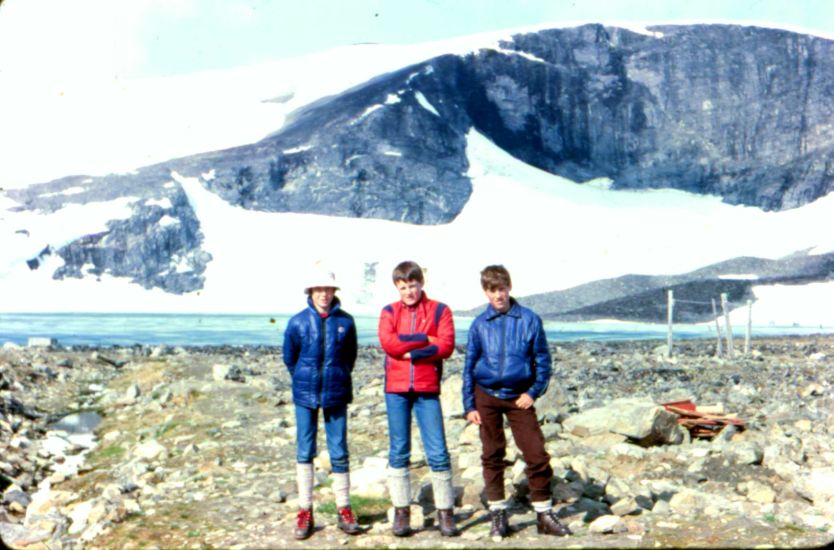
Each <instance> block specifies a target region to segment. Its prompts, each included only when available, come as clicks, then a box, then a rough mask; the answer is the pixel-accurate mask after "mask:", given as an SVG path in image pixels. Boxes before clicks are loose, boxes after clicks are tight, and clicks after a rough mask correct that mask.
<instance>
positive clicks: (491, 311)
mask: <svg viewBox="0 0 834 550" xmlns="http://www.w3.org/2000/svg"><path fill="white" fill-rule="evenodd" d="M486 314H487V320H488V321H491V320H493V319H495V318H496V317H500V316H501V315H509V316H510V317H517V318H520V317H521V306H520V305H519V304H518V302H516V301H515V298H513V297H512V296H510V309H508V310H507V311H506V312H505V313H500V312H499V311H498V310H497V309H495V308H494V307H492V304H487V309H486Z"/></svg>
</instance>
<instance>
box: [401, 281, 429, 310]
mask: <svg viewBox="0 0 834 550" xmlns="http://www.w3.org/2000/svg"><path fill="white" fill-rule="evenodd" d="M394 286H396V287H397V291H398V292H399V293H400V300H402V302H403V303H404V304H405V305H407V306H413V305H414V304H416V303H417V302H419V301H420V297H421V296H422V295H423V284H422V283H420V282H419V281H403V280H400V281H397V282H396V283H394Z"/></svg>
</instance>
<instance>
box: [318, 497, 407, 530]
mask: <svg viewBox="0 0 834 550" xmlns="http://www.w3.org/2000/svg"><path fill="white" fill-rule="evenodd" d="M390 505H391V503H390V501H389V500H388V499H386V498H368V497H360V496H351V497H350V507H351V508H352V509H353V513H354V514H356V519H357V521H359V522H361V523H369V522H372V521H375V520H378V519H379V518H381V517H383V516H385V513H386V511H387V510H388V508H389V506H390ZM316 513H318V514H324V515H327V514H332V515H336V503H335V502H333V501H330V502H325V503H322V504H319V505H318V506H316Z"/></svg>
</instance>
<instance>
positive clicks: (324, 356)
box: [319, 317, 327, 407]
mask: <svg viewBox="0 0 834 550" xmlns="http://www.w3.org/2000/svg"><path fill="white" fill-rule="evenodd" d="M319 319H320V320H321V330H320V331H319V332H320V333H321V361H319V384H320V387H319V405H321V406H322V407H323V406H324V374H325V372H327V371H326V369H325V368H324V362H325V361H326V360H327V318H326V317H319Z"/></svg>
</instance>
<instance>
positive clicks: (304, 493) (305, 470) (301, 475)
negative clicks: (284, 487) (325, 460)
mask: <svg viewBox="0 0 834 550" xmlns="http://www.w3.org/2000/svg"><path fill="white" fill-rule="evenodd" d="M295 481H296V483H298V506H299V507H300V508H304V509H305V510H310V509H312V508H313V465H312V464H300V463H296V464H295Z"/></svg>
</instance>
